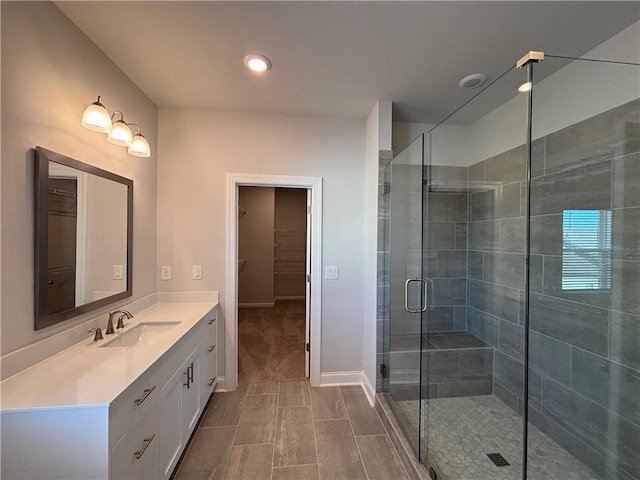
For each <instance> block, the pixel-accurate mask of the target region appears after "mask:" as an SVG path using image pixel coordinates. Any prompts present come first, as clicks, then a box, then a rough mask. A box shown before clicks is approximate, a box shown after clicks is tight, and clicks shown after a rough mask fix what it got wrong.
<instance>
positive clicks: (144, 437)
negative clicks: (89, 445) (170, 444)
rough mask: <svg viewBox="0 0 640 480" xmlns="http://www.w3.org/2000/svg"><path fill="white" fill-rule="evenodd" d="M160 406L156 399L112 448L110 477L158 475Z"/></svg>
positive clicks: (152, 478)
mask: <svg viewBox="0 0 640 480" xmlns="http://www.w3.org/2000/svg"><path fill="white" fill-rule="evenodd" d="M159 432H160V407H159V401H158V399H157V398H154V399H153V400H152V401H151V403H149V404H148V405H147V408H146V410H145V411H144V412H143V413H142V415H140V416H139V417H138V419H137V420H136V421H135V422H134V423H133V425H131V427H130V428H129V429H128V430H127V431H126V432H125V434H124V435H122V438H120V440H118V443H116V444H115V445H114V446H113V448H112V449H111V480H119V479H123V480H124V479H127V480H131V479H136V480H142V479H149V480H156V479H157V478H158V468H159V461H160V435H159Z"/></svg>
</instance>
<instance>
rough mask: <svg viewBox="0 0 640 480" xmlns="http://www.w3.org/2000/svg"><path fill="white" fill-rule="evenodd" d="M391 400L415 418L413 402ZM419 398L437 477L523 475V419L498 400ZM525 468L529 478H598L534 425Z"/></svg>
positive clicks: (480, 479) (487, 479) (512, 479)
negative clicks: (498, 459) (499, 461)
mask: <svg viewBox="0 0 640 480" xmlns="http://www.w3.org/2000/svg"><path fill="white" fill-rule="evenodd" d="M390 402H392V403H395V404H396V405H397V407H398V408H399V409H400V410H401V412H400V413H401V415H402V416H403V417H405V418H413V419H417V416H418V414H417V409H418V405H417V402H416V401H399V402H396V401H394V400H390ZM423 402H425V403H427V407H426V408H427V410H428V419H427V420H426V421H427V428H428V434H429V439H428V442H429V445H428V448H429V454H430V461H429V464H430V465H435V466H436V470H437V472H438V480H520V478H522V473H521V471H522V458H521V451H522V417H520V416H518V415H517V414H516V413H515V412H514V411H513V410H511V409H510V408H509V407H508V406H507V405H506V404H504V403H503V402H502V401H501V400H500V399H498V398H497V397H495V396H494V395H483V396H476V397H458V398H439V399H430V400H423ZM413 427H414V431H413V432H412V433H413V435H416V434H417V433H416V432H417V425H414V426H413ZM423 448H424V444H423ZM423 451H424V450H423ZM487 453H501V454H502V455H503V456H504V457H505V459H506V460H507V461H508V462H509V463H510V465H509V466H504V467H497V466H495V465H494V464H493V462H492V461H491V460H489V458H488V457H487ZM423 457H424V455H423ZM527 468H528V475H527V477H528V478H529V479H532V480H534V479H535V480H586V479H589V480H591V479H599V478H600V477H599V476H598V475H597V474H596V473H594V472H593V471H592V470H591V469H589V468H588V467H587V466H585V465H584V464H583V463H582V462H580V461H579V460H578V459H577V458H576V457H574V456H573V455H571V454H570V453H568V452H567V451H566V450H564V449H563V448H562V447H561V446H560V445H558V443H556V442H555V441H554V440H553V439H551V438H550V437H549V436H548V435H546V434H544V433H543V432H541V431H540V430H539V429H538V428H536V427H534V426H532V425H530V426H529V461H528V465H527Z"/></svg>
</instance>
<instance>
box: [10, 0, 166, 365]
mask: <svg viewBox="0 0 640 480" xmlns="http://www.w3.org/2000/svg"><path fill="white" fill-rule="evenodd" d="M1 8H2V28H1V32H2V42H1V43H2V55H1V57H2V81H1V82H0V83H1V88H2V91H1V94H2V188H1V192H2V315H1V316H2V325H1V329H2V350H1V351H2V355H3V356H4V355H6V354H8V353H10V352H13V351H16V350H18V349H19V348H21V347H24V346H27V345H31V344H34V343H35V342H38V341H40V340H44V339H46V338H48V337H51V336H53V335H55V334H57V333H61V332H63V331H66V330H68V329H69V328H70V327H73V326H77V325H78V324H80V323H82V322H84V321H86V320H87V319H88V318H90V317H95V314H93V315H91V314H90V315H84V316H82V317H79V318H76V319H73V320H69V321H66V322H63V323H62V324H58V325H56V326H52V327H49V328H46V329H44V330H39V331H37V332H36V331H34V329H33V318H34V315H33V312H34V308H33V302H34V299H33V271H34V265H33V258H34V254H33V218H34V217H33V213H34V212H33V197H34V193H33V153H32V149H33V148H34V147H35V146H36V145H40V146H42V147H45V148H47V149H50V150H53V151H55V152H58V153H61V154H63V155H66V156H69V157H72V158H76V159H78V160H80V161H83V162H85V163H89V164H91V165H95V166H97V167H100V168H103V169H105V170H109V171H111V172H114V173H117V174H118V175H122V176H124V177H127V178H131V179H132V180H133V182H134V190H133V191H134V202H133V205H134V213H133V218H134V227H133V248H134V252H133V271H134V272H135V275H134V278H133V300H136V299H140V298H142V297H144V296H146V295H149V294H151V293H153V292H155V290H156V282H155V275H156V269H155V265H156V161H157V159H156V152H157V147H156V137H157V135H156V132H157V118H158V117H157V109H156V107H155V105H154V104H153V103H151V101H149V99H148V98H146V97H145V96H144V95H143V94H142V92H140V90H139V89H138V88H137V87H136V86H135V85H134V84H133V83H132V82H131V81H130V80H129V79H128V78H127V77H126V76H125V75H124V74H123V73H122V72H121V71H120V70H119V69H118V68H117V67H116V66H115V65H114V64H113V63H112V62H111V61H110V60H109V59H108V58H107V57H106V56H105V55H104V53H102V52H101V51H100V50H99V49H98V47H96V46H95V45H94V44H93V43H92V42H91V41H90V40H89V39H88V38H87V37H86V36H85V35H84V34H83V33H82V32H80V30H78V28H76V26H75V25H74V24H73V23H71V21H69V19H68V18H67V17H65V16H64V15H63V14H62V13H61V12H60V11H59V10H58V9H57V8H56V6H55V5H54V4H53V3H49V2H2V4H1ZM98 94H100V95H102V96H103V102H104V103H105V105H106V106H107V108H108V109H109V110H110V111H113V110H122V111H123V112H124V113H125V115H126V118H127V120H128V121H130V122H131V121H133V122H136V123H137V124H138V125H140V127H141V128H142V131H143V132H144V134H145V136H146V137H147V139H148V141H149V144H150V146H151V152H152V156H151V157H150V158H137V157H132V156H131V155H129V154H128V153H127V150H126V148H123V147H118V146H116V145H113V144H110V143H108V142H107V141H106V138H105V135H103V134H99V133H96V132H92V131H90V130H87V129H85V128H83V127H82V126H81V125H80V120H81V118H82V113H83V111H84V109H85V107H86V106H87V105H88V104H90V103H91V102H93V101H95V100H96V97H97V96H98ZM84 337H86V334H83V336H82V337H78V338H69V339H67V340H68V342H69V343H68V345H70V344H73V343H75V342H77V341H80V340H81V339H82V338H84ZM6 371H7V370H4V369H3V373H5V372H6Z"/></svg>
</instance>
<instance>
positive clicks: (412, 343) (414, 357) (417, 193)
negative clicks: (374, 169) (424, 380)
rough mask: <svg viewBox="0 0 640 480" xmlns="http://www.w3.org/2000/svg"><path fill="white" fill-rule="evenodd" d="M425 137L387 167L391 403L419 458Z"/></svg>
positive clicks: (386, 233)
mask: <svg viewBox="0 0 640 480" xmlns="http://www.w3.org/2000/svg"><path fill="white" fill-rule="evenodd" d="M423 143H424V140H423V135H421V136H420V137H418V138H417V139H416V140H414V141H413V143H411V145H409V146H408V147H407V148H406V149H405V150H404V151H403V152H402V153H400V154H399V155H398V156H396V157H395V158H394V159H393V160H392V161H391V163H390V164H389V165H388V167H387V171H386V172H385V173H386V177H387V180H388V182H387V183H386V184H385V189H386V196H387V198H388V202H389V203H388V207H387V208H388V211H389V217H388V222H387V228H386V231H385V236H386V239H387V241H388V245H387V248H388V251H389V256H388V261H389V264H388V268H387V269H386V270H387V272H388V275H389V278H388V284H389V301H388V302H387V304H388V306H389V325H388V332H387V340H388V342H389V343H388V349H387V351H388V352H389V359H388V366H387V372H386V373H387V377H388V394H387V400H388V403H389V405H390V407H391V409H392V410H393V412H394V414H395V417H396V419H397V420H398V422H399V423H400V426H401V427H402V429H403V431H404V432H405V435H406V436H407V439H408V440H409V442H410V444H411V446H412V448H413V450H414V452H415V453H416V456H417V455H418V452H419V448H420V431H419V428H420V395H421V383H420V379H421V370H420V368H421V347H422V324H421V311H422V305H423V299H422V297H423V288H424V283H423V281H422V280H421V279H422V269H421V264H422V263H421V262H422V164H423V152H424V146H423Z"/></svg>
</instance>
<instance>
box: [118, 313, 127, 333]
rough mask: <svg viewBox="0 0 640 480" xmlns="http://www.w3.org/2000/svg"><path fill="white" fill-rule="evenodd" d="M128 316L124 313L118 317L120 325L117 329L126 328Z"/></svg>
mask: <svg viewBox="0 0 640 480" xmlns="http://www.w3.org/2000/svg"><path fill="white" fill-rule="evenodd" d="M126 316H127V315H126V314H125V313H123V314H122V315H120V316H119V317H118V325H117V326H116V329H118V328H124V317H126Z"/></svg>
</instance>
